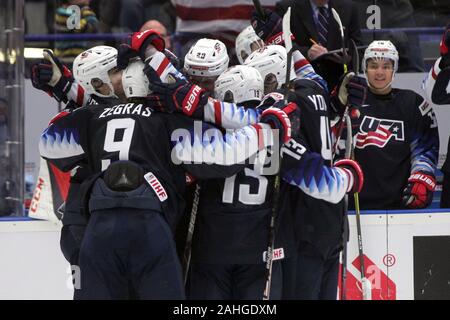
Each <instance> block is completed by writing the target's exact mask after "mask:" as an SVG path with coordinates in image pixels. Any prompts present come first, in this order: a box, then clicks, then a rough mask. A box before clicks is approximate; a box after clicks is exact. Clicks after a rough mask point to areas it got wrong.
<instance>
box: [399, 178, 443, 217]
mask: <svg viewBox="0 0 450 320" xmlns="http://www.w3.org/2000/svg"><path fill="white" fill-rule="evenodd" d="M435 187H436V179H435V178H434V177H433V176H431V175H429V174H426V173H423V172H415V173H413V174H412V175H411V176H410V177H409V179H408V185H407V186H406V188H405V190H404V191H403V204H404V205H405V207H406V208H409V209H421V208H425V207H428V206H429V205H430V204H431V201H432V200H433V191H434V189H435Z"/></svg>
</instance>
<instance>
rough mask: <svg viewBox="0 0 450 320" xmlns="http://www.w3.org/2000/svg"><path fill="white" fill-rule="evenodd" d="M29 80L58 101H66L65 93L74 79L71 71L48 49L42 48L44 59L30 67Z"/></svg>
mask: <svg viewBox="0 0 450 320" xmlns="http://www.w3.org/2000/svg"><path fill="white" fill-rule="evenodd" d="M31 82H32V84H33V86H34V87H35V88H36V89H39V90H43V91H46V92H47V93H48V94H49V95H50V96H52V97H54V98H55V99H56V100H58V101H62V102H67V93H68V92H69V91H70V88H71V86H72V83H73V82H74V79H73V75H72V72H71V71H70V70H69V69H68V68H67V67H66V66H64V65H63V64H62V63H61V61H59V60H58V58H56V57H55V56H54V55H53V53H52V52H51V51H50V50H44V59H43V60H41V61H40V62H38V63H35V64H34V65H33V66H32V67H31Z"/></svg>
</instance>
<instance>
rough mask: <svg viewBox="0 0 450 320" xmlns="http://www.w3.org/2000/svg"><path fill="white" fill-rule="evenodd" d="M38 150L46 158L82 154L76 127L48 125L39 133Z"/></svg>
mask: <svg viewBox="0 0 450 320" xmlns="http://www.w3.org/2000/svg"><path fill="white" fill-rule="evenodd" d="M39 152H40V154H41V156H42V157H43V158H46V159H62V158H70V157H75V156H81V155H84V153H85V152H84V150H83V148H82V146H81V144H80V135H79V132H78V131H77V129H74V128H63V127H59V126H57V125H54V124H53V125H51V126H49V127H48V128H47V129H46V130H45V131H44V133H42V135H41V139H40V141H39Z"/></svg>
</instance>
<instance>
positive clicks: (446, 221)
mask: <svg viewBox="0 0 450 320" xmlns="http://www.w3.org/2000/svg"><path fill="white" fill-rule="evenodd" d="M410 212H412V211H408V213H403V212H401V213H400V212H398V211H396V212H387V211H379V213H378V212H377V213H376V214H373V211H372V213H371V214H365V213H363V214H362V218H361V221H362V230H363V246H364V254H365V255H366V256H367V258H369V259H370V260H371V261H372V262H373V263H374V266H370V265H369V266H368V265H367V263H366V269H367V268H368V270H367V272H366V276H367V277H368V278H369V279H370V280H371V281H372V283H373V291H372V294H373V296H378V297H380V296H381V297H383V298H386V299H387V298H388V297H393V296H395V298H396V299H400V300H412V299H414V270H413V266H414V261H413V258H414V257H413V237H414V236H431V235H439V236H442V235H450V212H434V211H432V210H429V212H420V213H419V212H416V213H410ZM349 223H350V242H349V246H348V252H349V253H348V263H347V265H348V274H351V275H348V277H347V288H349V287H350V284H349V281H351V277H352V276H354V278H355V279H356V280H357V281H359V279H360V275H359V269H357V268H356V267H355V266H353V265H352V261H356V260H358V259H357V258H358V247H357V241H356V240H357V239H356V235H357V233H356V222H355V216H354V215H350V216H349ZM60 228H61V226H60V224H59V223H54V222H49V221H1V220H0V256H1V260H0V283H1V286H0V299H2V300H3V299H37V300H41V299H58V300H59V299H71V298H72V296H73V290H72V288H71V285H70V283H71V277H70V274H71V271H70V266H69V264H68V263H67V262H66V260H65V259H64V257H63V255H62V253H61V251H60V248H59V237H60ZM387 254H390V255H391V256H392V257H394V258H395V263H394V264H393V265H391V266H389V267H388V266H386V265H385V263H383V258H385V256H386V255H387ZM380 272H381V273H384V274H386V275H387V276H388V277H389V278H390V279H391V280H392V281H393V283H394V284H395V293H393V292H392V291H389V292H388V293H386V291H382V293H381V294H378V295H377V294H376V292H375V291H376V290H378V291H380V289H383V288H386V287H387V280H386V279H387V278H384V279H383V277H381V276H380V274H381V273H380ZM377 286H378V288H377ZM374 290H375V291H374ZM347 296H348V297H349V294H347ZM349 298H350V297H349Z"/></svg>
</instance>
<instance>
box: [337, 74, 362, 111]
mask: <svg viewBox="0 0 450 320" xmlns="http://www.w3.org/2000/svg"><path fill="white" fill-rule="evenodd" d="M367 92H368V85H367V80H366V79H365V78H363V77H360V76H357V75H355V73H354V72H347V73H346V74H344V75H343V76H341V78H340V79H339V82H338V84H337V85H336V88H335V89H334V90H333V92H332V96H333V95H335V96H337V98H338V99H337V100H336V99H333V100H334V107H335V108H336V109H339V110H338V111H337V112H338V114H340V115H342V113H343V112H344V110H345V108H346V107H347V106H349V108H350V110H349V113H350V117H351V118H353V119H355V118H359V108H361V107H362V106H363V105H364V103H365V102H366V98H367ZM336 104H337V106H336Z"/></svg>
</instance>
